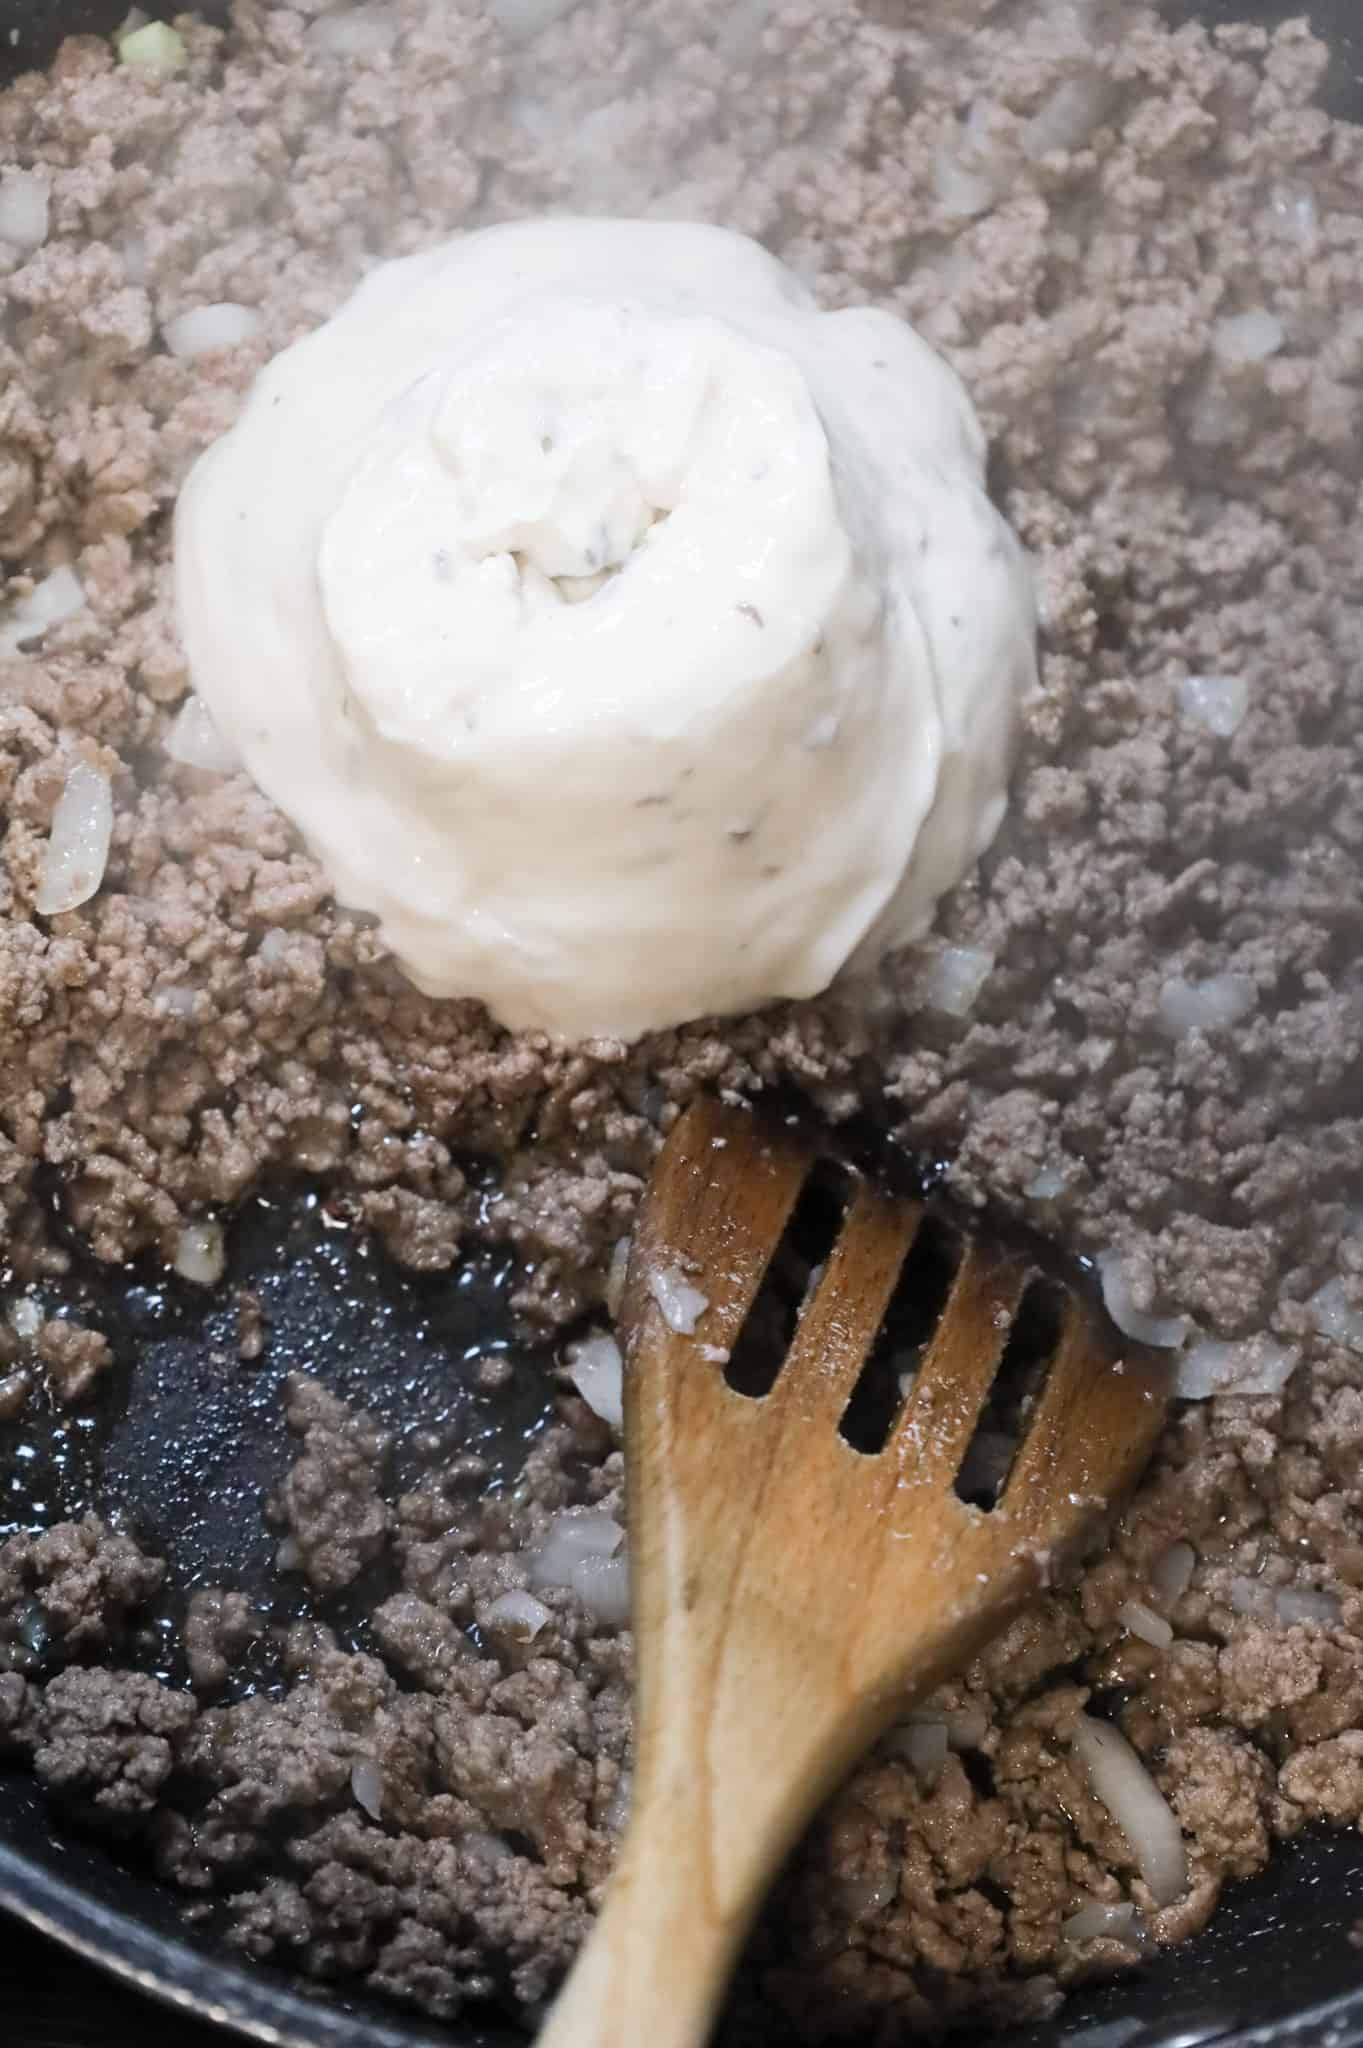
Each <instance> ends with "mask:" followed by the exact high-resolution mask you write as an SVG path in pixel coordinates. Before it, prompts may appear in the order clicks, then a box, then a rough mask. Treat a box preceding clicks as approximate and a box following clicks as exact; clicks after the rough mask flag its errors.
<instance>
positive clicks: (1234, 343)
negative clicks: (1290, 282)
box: [1212, 306, 1287, 363]
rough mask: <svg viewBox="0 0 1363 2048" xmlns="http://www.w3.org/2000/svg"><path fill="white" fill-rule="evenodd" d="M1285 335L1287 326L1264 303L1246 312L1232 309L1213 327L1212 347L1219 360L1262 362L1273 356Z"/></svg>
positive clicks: (1285, 337)
mask: <svg viewBox="0 0 1363 2048" xmlns="http://www.w3.org/2000/svg"><path fill="white" fill-rule="evenodd" d="M1286 339H1287V329H1286V328H1285V327H1284V326H1283V323H1282V321H1281V320H1280V319H1279V318H1278V316H1277V314H1276V313H1270V311H1269V310H1268V307H1267V306H1252V307H1251V308H1250V309H1249V311H1248V312H1247V313H1231V314H1229V315H1227V317H1226V318H1225V319H1224V320H1218V321H1217V323H1216V325H1215V327H1213V329H1212V350H1213V353H1214V354H1216V355H1218V356H1219V357H1220V358H1221V360H1222V362H1226V363H1263V362H1267V360H1268V358H1269V357H1270V356H1275V355H1277V353H1278V350H1279V349H1280V348H1281V347H1282V345H1283V343H1284V342H1285V341H1286Z"/></svg>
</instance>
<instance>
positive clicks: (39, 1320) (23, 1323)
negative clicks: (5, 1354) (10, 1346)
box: [9, 1295, 43, 1343]
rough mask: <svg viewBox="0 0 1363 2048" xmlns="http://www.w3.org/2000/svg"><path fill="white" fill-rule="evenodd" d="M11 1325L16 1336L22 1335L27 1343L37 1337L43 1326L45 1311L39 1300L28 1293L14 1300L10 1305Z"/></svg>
mask: <svg viewBox="0 0 1363 2048" xmlns="http://www.w3.org/2000/svg"><path fill="white" fill-rule="evenodd" d="M9 1326H10V1328H11V1329H12V1330H13V1332H14V1334H15V1336H16V1337H22V1338H23V1340H24V1342H25V1343H27V1342H28V1341H29V1339H30V1338H33V1337H36V1336H37V1334H38V1332H39V1330H41V1328H42V1326H43V1312H42V1310H41V1309H40V1308H39V1306H38V1304H37V1302H36V1301H33V1300H31V1299H30V1298H29V1296H27V1295H21V1296H20V1297H19V1299H18V1301H12V1302H11V1303H10V1305H9Z"/></svg>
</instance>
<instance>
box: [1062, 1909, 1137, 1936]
mask: <svg viewBox="0 0 1363 2048" xmlns="http://www.w3.org/2000/svg"><path fill="white" fill-rule="evenodd" d="M1060 1932H1061V1933H1062V1934H1063V1935H1064V1937H1065V1939H1066V1941H1125V1942H1129V1943H1130V1945H1131V1946H1132V1947H1133V1948H1139V1947H1140V1946H1141V1935H1142V1929H1141V1926H1140V1923H1139V1921H1138V1920H1137V1918H1136V1908H1135V1907H1134V1906H1132V1905H1120V1906H1109V1905H1105V1904H1104V1902H1103V1901H1102V1900H1101V1899H1090V1901H1089V1903H1088V1904H1087V1905H1086V1906H1081V1907H1080V1908H1079V1911H1078V1912H1077V1913H1071V1915H1070V1917H1069V1919H1068V1920H1067V1921H1066V1922H1065V1923H1064V1925H1063V1926H1062V1928H1061V1930H1060Z"/></svg>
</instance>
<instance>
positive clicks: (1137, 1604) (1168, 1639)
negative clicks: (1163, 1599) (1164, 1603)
mask: <svg viewBox="0 0 1363 2048" xmlns="http://www.w3.org/2000/svg"><path fill="white" fill-rule="evenodd" d="M1117 1619H1118V1621H1119V1622H1120V1623H1121V1625H1122V1627H1123V1628H1124V1629H1126V1630H1127V1632H1128V1634H1130V1635H1133V1636H1139V1637H1140V1639H1141V1641H1142V1642H1145V1643H1149V1644H1150V1645H1151V1647H1152V1648H1154V1649H1156V1650H1167V1649H1168V1648H1169V1645H1170V1644H1171V1643H1172V1642H1173V1640H1174V1631H1173V1629H1172V1628H1171V1627H1170V1625H1169V1623H1168V1622H1167V1621H1166V1620H1165V1618H1164V1616H1163V1615H1162V1614H1156V1612H1155V1610H1154V1608H1153V1607H1147V1605H1146V1603H1145V1602H1144V1600H1124V1601H1123V1602H1122V1604H1121V1606H1120V1607H1119V1608H1118V1609H1117Z"/></svg>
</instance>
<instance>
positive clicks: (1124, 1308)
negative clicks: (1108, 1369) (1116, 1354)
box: [1094, 1250, 1191, 1351]
mask: <svg viewBox="0 0 1363 2048" xmlns="http://www.w3.org/2000/svg"><path fill="white" fill-rule="evenodd" d="M1094 1264H1095V1265H1096V1266H1097V1268H1098V1277H1099V1279H1100V1281H1101V1282H1102V1288H1103V1305H1104V1307H1105V1308H1106V1309H1107V1312H1108V1314H1109V1315H1110V1316H1111V1318H1112V1320H1113V1322H1114V1323H1115V1324H1116V1325H1117V1328H1118V1329H1119V1330H1120V1331H1121V1333H1122V1335H1123V1336H1124V1337H1130V1338H1131V1339H1132V1341H1133V1342H1134V1343H1137V1344H1150V1345H1152V1346H1153V1347H1154V1348H1155V1349H1156V1350H1158V1351H1176V1350H1177V1349H1178V1347H1179V1345H1180V1344H1182V1343H1183V1341H1184V1339H1185V1338H1186V1337H1187V1335H1188V1332H1189V1329H1190V1328H1191V1325H1190V1324H1189V1321H1188V1318H1187V1316H1154V1315H1148V1314H1147V1313H1146V1312H1145V1310H1144V1309H1139V1308H1137V1306H1136V1304H1135V1302H1134V1301H1133V1300H1132V1298H1131V1289H1130V1287H1129V1286H1128V1284H1127V1280H1126V1274H1125V1271H1124V1269H1123V1266H1122V1255H1121V1253H1120V1252H1119V1251H1116V1250H1113V1251H1106V1252H1099V1254H1098V1256H1097V1258H1096V1259H1095V1261H1094Z"/></svg>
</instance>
